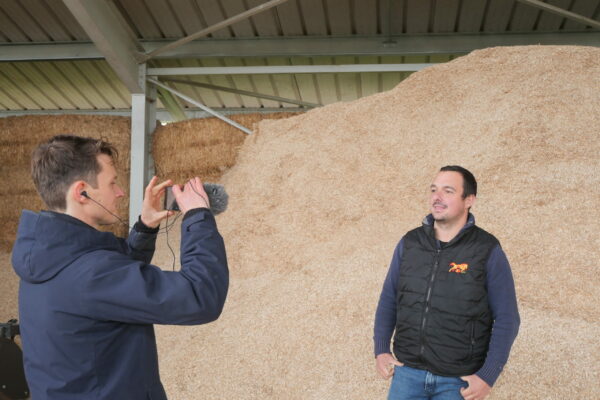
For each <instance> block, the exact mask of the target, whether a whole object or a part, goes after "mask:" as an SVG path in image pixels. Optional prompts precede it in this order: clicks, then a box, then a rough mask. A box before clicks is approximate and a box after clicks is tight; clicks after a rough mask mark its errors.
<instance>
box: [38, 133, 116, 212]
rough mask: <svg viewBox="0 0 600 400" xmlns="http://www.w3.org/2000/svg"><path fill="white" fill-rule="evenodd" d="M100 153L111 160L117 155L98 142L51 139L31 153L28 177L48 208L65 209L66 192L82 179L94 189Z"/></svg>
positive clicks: (65, 138)
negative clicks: (29, 176) (29, 175)
mask: <svg viewBox="0 0 600 400" xmlns="http://www.w3.org/2000/svg"><path fill="white" fill-rule="evenodd" d="M100 154H106V155H108V156H109V157H110V158H112V159H113V160H114V159H115V158H116V157H117V155H118V153H117V149H115V147H114V146H113V145H111V144H110V143H108V142H105V141H104V140H102V139H93V138H86V137H80V136H74V135H58V136H54V137H53V138H51V139H50V140H49V141H48V142H46V143H42V144H40V145H39V146H38V147H37V148H36V149H35V150H34V151H33V154H32V156H31V177H32V179H33V183H34V184H35V187H36V189H37V191H38V193H39V194H40V196H41V197H42V200H44V203H46V206H47V207H48V208H49V209H51V210H65V209H66V208H67V201H66V197H67V196H66V195H67V190H68V189H69V186H71V184H72V183H73V182H75V181H77V180H85V181H87V182H88V183H89V184H90V185H92V187H96V185H97V184H98V180H97V176H98V173H100V171H101V169H102V166H101V165H100V163H99V162H98V156H99V155H100Z"/></svg>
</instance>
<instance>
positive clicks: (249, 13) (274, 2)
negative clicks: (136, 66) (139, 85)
mask: <svg viewBox="0 0 600 400" xmlns="http://www.w3.org/2000/svg"><path fill="white" fill-rule="evenodd" d="M286 1H288V0H271V1H268V2H266V3H264V4H261V5H259V6H256V7H254V8H251V9H249V10H247V11H244V12H243V13H240V14H238V15H235V16H233V17H231V18H227V19H226V20H224V21H221V22H218V23H216V24H214V25H212V26H209V27H208V28H205V29H203V30H201V31H199V32H196V33H194V34H191V35H189V36H186V37H184V38H182V39H179V40H177V41H175V42H173V43H170V44H168V45H166V46H164V47H161V48H159V49H156V50H153V51H151V52H150V53H148V54H146V55H145V56H144V57H143V61H144V62H146V61H147V60H149V59H151V58H152V57H154V56H156V55H158V54H160V53H164V52H166V51H169V50H171V49H175V48H177V47H180V46H181V45H184V44H186V43H189V42H191V41H192V40H195V39H198V38H200V37H203V36H207V35H209V34H211V33H213V32H215V31H218V30H220V29H223V28H225V27H228V26H229V25H233V24H235V23H236V22H239V21H242V20H244V19H247V18H250V17H251V16H253V15H255V14H258V13H261V12H263V11H266V10H268V9H270V8H273V7H276V6H278V5H280V4H283V3H285V2H286Z"/></svg>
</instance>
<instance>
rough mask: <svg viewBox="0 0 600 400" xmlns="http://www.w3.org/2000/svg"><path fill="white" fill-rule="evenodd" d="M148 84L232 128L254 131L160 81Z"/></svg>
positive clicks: (152, 81)
mask: <svg viewBox="0 0 600 400" xmlns="http://www.w3.org/2000/svg"><path fill="white" fill-rule="evenodd" d="M148 82H151V83H153V84H155V85H156V86H158V87H161V88H163V89H165V90H168V91H169V92H171V93H173V94H174V95H176V96H179V97H181V98H182V99H184V100H185V101H187V102H190V103H192V104H193V105H195V106H196V107H200V108H201V109H202V110H204V111H206V112H207V113H209V114H211V115H213V116H215V117H217V118H219V119H220V120H221V121H224V122H226V123H228V124H229V125H232V126H234V127H236V128H238V129H239V130H241V131H243V132H245V133H247V134H248V135H251V134H252V131H251V130H250V129H248V128H246V127H245V126H243V125H240V124H238V123H237V122H235V121H234V120H231V119H229V118H227V117H225V116H224V115H222V114H220V113H218V112H216V111H215V110H213V109H212V108H210V107H207V106H205V105H204V104H202V103H200V102H198V101H196V100H194V99H192V98H191V97H188V96H186V95H185V94H183V93H181V92H178V91H177V90H175V89H173V88H171V87H169V86H167V85H164V84H162V83H160V82H159V81H157V80H155V79H150V78H148ZM132 146H133V144H132Z"/></svg>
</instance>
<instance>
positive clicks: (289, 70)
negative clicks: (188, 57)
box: [148, 64, 435, 76]
mask: <svg viewBox="0 0 600 400" xmlns="http://www.w3.org/2000/svg"><path fill="white" fill-rule="evenodd" d="M432 65H435V64H348V65H265V66H252V67H178V68H148V74H149V75H156V76H167V75H170V76H173V75H255V74H326V73H332V74H338V73H344V72H399V71H403V72H414V71H419V70H421V69H423V68H427V67H430V66H432Z"/></svg>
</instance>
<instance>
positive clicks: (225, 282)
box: [80, 209, 229, 325]
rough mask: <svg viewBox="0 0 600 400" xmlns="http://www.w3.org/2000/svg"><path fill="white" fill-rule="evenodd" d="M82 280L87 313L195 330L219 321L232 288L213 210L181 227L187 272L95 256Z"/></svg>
mask: <svg viewBox="0 0 600 400" xmlns="http://www.w3.org/2000/svg"><path fill="white" fill-rule="evenodd" d="M85 262H86V263H87V264H88V265H86V268H83V270H85V273H84V276H82V279H81V280H82V283H83V284H82V286H81V288H80V290H81V292H82V293H81V298H82V299H83V302H82V305H81V307H82V308H81V312H82V313H85V315H87V316H88V317H91V318H95V319H100V320H107V321H119V322H126V323H146V324H154V323H157V324H178V325H195V324H203V323H208V322H211V321H214V320H216V319H217V318H218V317H219V315H220V314H221V311H222V309H223V305H224V303H225V298H226V296H227V290H228V286H229V272H228V268H227V258H226V254H225V245H224V243H223V239H222V237H221V235H220V234H219V232H218V230H217V226H216V222H215V219H214V217H213V215H212V214H211V213H210V211H209V210H208V209H195V210H191V211H189V212H188V213H187V214H186V216H185V218H184V220H183V222H182V224H181V270H180V271H177V272H173V271H163V270H161V269H160V268H158V267H157V266H154V265H151V264H148V263H145V262H143V261H140V260H136V259H134V258H132V257H131V256H129V255H126V254H121V253H118V252H112V251H96V252H93V253H90V254H89V255H88V256H87V257H86V260H85Z"/></svg>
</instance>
